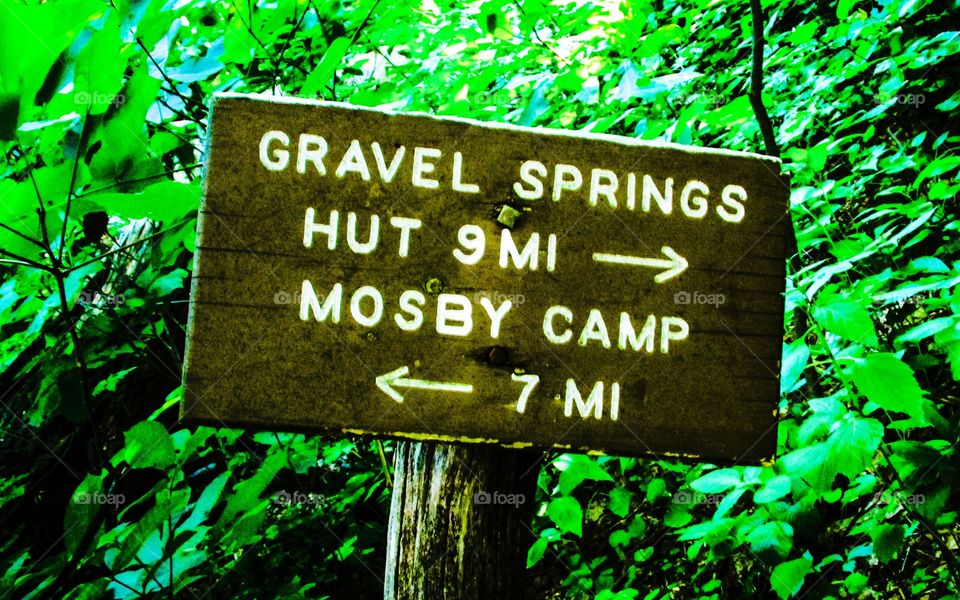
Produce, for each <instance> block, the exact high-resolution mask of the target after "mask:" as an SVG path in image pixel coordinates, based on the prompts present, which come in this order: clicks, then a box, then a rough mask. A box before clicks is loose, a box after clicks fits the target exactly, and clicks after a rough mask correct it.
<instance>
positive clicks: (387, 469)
mask: <svg viewBox="0 0 960 600" xmlns="http://www.w3.org/2000/svg"><path fill="white" fill-rule="evenodd" d="M375 441H376V442H377V453H378V454H380V464H381V466H382V467H383V476H384V478H386V480H387V487H388V488H390V489H393V479H392V478H391V477H390V467H389V465H387V456H386V454H384V453H383V442H381V441H380V440H375Z"/></svg>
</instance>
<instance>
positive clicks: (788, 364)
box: [780, 338, 810, 394]
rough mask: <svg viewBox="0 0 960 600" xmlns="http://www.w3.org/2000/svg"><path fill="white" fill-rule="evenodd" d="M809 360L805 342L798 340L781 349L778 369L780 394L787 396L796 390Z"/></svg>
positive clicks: (808, 351) (808, 349)
mask: <svg viewBox="0 0 960 600" xmlns="http://www.w3.org/2000/svg"><path fill="white" fill-rule="evenodd" d="M809 358H810V348H808V347H807V343H806V340H804V339H803V338H799V339H796V340H794V341H793V342H792V343H790V344H786V345H784V347H783V363H782V367H781V369H780V393H781V394H789V393H790V392H792V391H794V390H796V388H797V383H798V382H799V381H800V377H801V375H803V370H804V369H805V368H806V367H807V360H808V359H809Z"/></svg>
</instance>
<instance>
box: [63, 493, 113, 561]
mask: <svg viewBox="0 0 960 600" xmlns="http://www.w3.org/2000/svg"><path fill="white" fill-rule="evenodd" d="M102 486H103V477H102V476H100V475H87V476H86V477H84V478H83V481H81V482H80V485H78V486H77V489H76V490H74V492H73V495H72V496H70V500H69V502H68V504H67V510H66V513H65V514H64V516H63V531H64V534H63V542H64V545H65V546H66V547H67V551H68V552H70V554H73V553H75V552H77V551H78V550H82V548H80V547H79V544H80V541H81V540H82V538H83V537H84V534H86V532H87V529H88V528H89V527H90V526H92V525H93V519H94V516H95V515H96V514H97V511H99V510H106V508H107V507H105V506H102V505H103V504H105V502H101V500H104V499H106V497H107V496H106V494H103V492H102Z"/></svg>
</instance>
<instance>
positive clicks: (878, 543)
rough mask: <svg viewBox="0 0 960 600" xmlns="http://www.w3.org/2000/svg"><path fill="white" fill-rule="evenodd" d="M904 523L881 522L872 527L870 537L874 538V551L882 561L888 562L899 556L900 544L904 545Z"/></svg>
mask: <svg viewBox="0 0 960 600" xmlns="http://www.w3.org/2000/svg"><path fill="white" fill-rule="evenodd" d="M903 536H904V529H903V525H891V524H889V523H881V524H880V525H877V526H875V527H871V528H870V539H871V540H873V552H874V554H876V555H877V558H878V559H879V560H880V562H882V563H888V562H890V561H891V560H893V559H894V558H896V556H897V552H899V550H900V546H902V545H903Z"/></svg>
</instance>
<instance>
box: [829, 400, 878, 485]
mask: <svg viewBox="0 0 960 600" xmlns="http://www.w3.org/2000/svg"><path fill="white" fill-rule="evenodd" d="M882 440H883V424H882V423H880V421H877V420H876V419H862V418H860V417H857V416H855V415H854V414H853V413H847V414H846V415H844V416H843V420H842V421H841V422H840V425H839V427H837V428H836V429H835V430H834V431H833V433H831V434H830V438H829V444H830V457H831V459H830V463H831V466H832V467H833V469H835V471H836V472H837V473H842V474H843V475H845V476H847V477H848V478H850V479H853V478H854V477H856V476H857V475H859V474H860V473H862V472H863V470H864V469H865V468H866V467H867V466H869V465H870V464H871V463H872V462H873V455H874V454H875V453H876V451H877V448H878V447H879V446H880V442H881V441H882Z"/></svg>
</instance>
